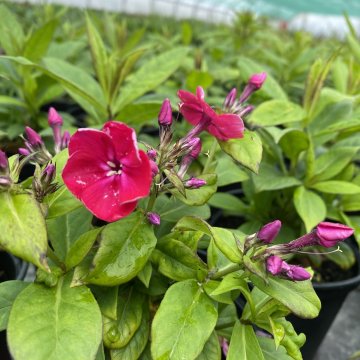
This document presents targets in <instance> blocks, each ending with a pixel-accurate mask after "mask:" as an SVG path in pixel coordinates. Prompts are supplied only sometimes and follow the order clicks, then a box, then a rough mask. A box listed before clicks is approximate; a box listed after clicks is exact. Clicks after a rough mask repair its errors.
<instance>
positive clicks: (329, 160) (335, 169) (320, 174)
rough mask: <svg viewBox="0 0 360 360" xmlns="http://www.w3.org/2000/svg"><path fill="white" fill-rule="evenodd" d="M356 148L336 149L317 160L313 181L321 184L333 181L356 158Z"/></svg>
mask: <svg viewBox="0 0 360 360" xmlns="http://www.w3.org/2000/svg"><path fill="white" fill-rule="evenodd" d="M356 152H357V149H356V148H354V147H344V148H340V147H336V148H335V149H330V150H329V151H327V152H326V153H324V154H322V155H320V156H319V157H318V158H317V159H315V163H314V174H313V178H312V179H311V181H313V182H319V181H324V180H328V179H331V178H332V177H334V176H336V175H337V174H339V173H340V172H341V171H342V170H343V169H344V168H345V167H346V166H347V165H348V163H349V162H350V161H351V160H352V158H353V157H354V156H355V154H356Z"/></svg>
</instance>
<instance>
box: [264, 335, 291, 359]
mask: <svg viewBox="0 0 360 360" xmlns="http://www.w3.org/2000/svg"><path fill="white" fill-rule="evenodd" d="M258 342H259V345H260V347H261V351H262V352H263V355H264V357H265V359H266V360H292V359H293V358H292V357H290V356H289V355H288V354H287V352H286V349H285V348H284V347H283V346H279V348H278V349H276V347H275V343H274V340H273V339H269V338H266V337H264V336H259V337H258Z"/></svg>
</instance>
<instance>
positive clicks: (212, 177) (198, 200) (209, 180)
mask: <svg viewBox="0 0 360 360" xmlns="http://www.w3.org/2000/svg"><path fill="white" fill-rule="evenodd" d="M199 178H200V179H202V180H205V181H206V185H204V186H202V187H201V188H199V189H185V195H186V196H184V195H182V194H181V193H180V191H179V190H177V189H172V190H170V191H171V193H172V194H173V195H174V196H176V197H177V198H178V199H179V200H181V201H182V202H183V203H185V204H187V205H191V206H199V205H204V204H205V203H206V202H207V201H208V200H209V199H210V198H211V196H212V195H213V194H214V193H215V192H216V188H217V187H216V180H217V176H216V174H203V175H201V176H200V177H199Z"/></svg>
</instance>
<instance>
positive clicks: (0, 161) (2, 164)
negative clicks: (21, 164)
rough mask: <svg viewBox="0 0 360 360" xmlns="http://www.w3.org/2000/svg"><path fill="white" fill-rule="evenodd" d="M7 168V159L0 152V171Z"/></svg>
mask: <svg viewBox="0 0 360 360" xmlns="http://www.w3.org/2000/svg"><path fill="white" fill-rule="evenodd" d="M8 166H9V162H8V158H7V156H6V154H5V153H4V152H3V151H1V150H0V169H4V170H6V169H7V168H8Z"/></svg>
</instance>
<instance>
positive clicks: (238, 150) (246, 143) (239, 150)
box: [219, 130, 262, 173]
mask: <svg viewBox="0 0 360 360" xmlns="http://www.w3.org/2000/svg"><path fill="white" fill-rule="evenodd" d="M219 144H220V147H221V149H222V150H223V151H224V152H225V153H226V154H228V155H230V156H231V157H232V158H233V159H234V160H235V161H237V162H238V163H239V164H240V165H243V166H244V167H246V168H248V169H249V170H251V171H253V172H254V173H257V172H258V171H259V165H260V161H261V157H262V144H261V139H260V137H259V135H257V134H256V133H255V132H253V131H249V130H246V131H245V132H244V137H243V138H242V139H230V140H228V141H219Z"/></svg>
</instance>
